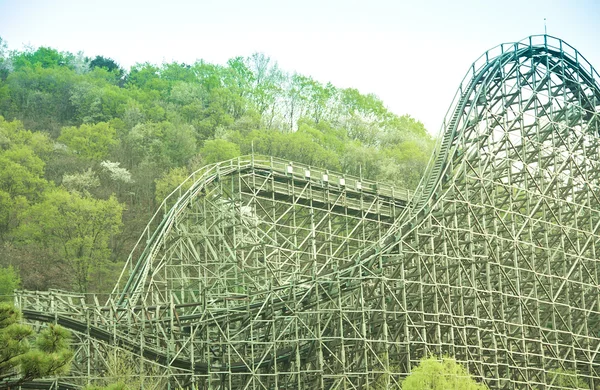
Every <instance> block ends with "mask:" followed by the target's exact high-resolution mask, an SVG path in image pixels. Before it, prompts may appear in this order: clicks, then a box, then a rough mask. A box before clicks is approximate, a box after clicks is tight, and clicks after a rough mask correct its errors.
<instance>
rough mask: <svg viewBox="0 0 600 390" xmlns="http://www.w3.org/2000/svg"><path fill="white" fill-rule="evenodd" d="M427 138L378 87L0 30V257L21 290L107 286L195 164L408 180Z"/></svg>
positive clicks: (247, 63)
mask: <svg viewBox="0 0 600 390" xmlns="http://www.w3.org/2000/svg"><path fill="white" fill-rule="evenodd" d="M432 145H433V140H432V139H431V137H430V136H429V134H428V133H427V131H425V129H424V127H423V125H422V124H421V123H420V122H419V121H417V120H415V119H414V118H412V117H410V116H409V115H396V114H394V113H392V112H391V111H389V110H388V109H387V107H386V106H385V104H384V103H383V102H382V101H381V100H380V99H379V98H378V97H377V96H375V95H373V94H364V93H361V92H360V91H358V90H357V89H354V88H338V87H336V86H334V85H332V84H331V83H323V82H321V81H319V80H315V79H313V78H312V77H310V76H307V75H301V74H297V73H287V72H285V71H284V70H283V69H281V68H280V67H279V66H278V64H277V63H276V62H275V61H274V60H273V59H271V58H269V57H268V56H266V55H264V54H261V53H255V54H252V55H250V56H248V57H234V58H232V59H230V60H228V61H227V62H226V63H225V64H211V63H208V62H206V61H203V60H198V61H196V62H194V63H189V64H185V63H178V62H171V63H162V64H151V63H147V62H140V63H138V64H135V65H134V66H132V67H131V68H130V69H128V70H125V69H123V68H121V67H120V66H119V64H118V63H117V62H116V61H115V60H113V59H111V58H109V57H107V56H105V55H97V56H95V57H94V58H89V57H86V56H85V55H84V54H83V53H81V52H80V53H76V54H73V53H69V52H61V51H58V50H56V49H53V48H51V47H40V48H31V47H27V48H25V49H23V50H20V51H19V50H12V51H11V50H8V49H7V47H6V44H5V42H4V41H3V40H2V39H1V38H0V267H8V266H13V269H14V270H15V271H17V272H18V273H19V276H20V279H21V283H22V286H23V288H27V289H46V288H64V289H75V290H78V291H82V292H84V291H95V292H105V291H106V290H107V289H109V288H110V286H108V285H103V284H102V283H100V280H101V279H102V278H100V277H98V276H99V275H104V276H105V277H104V279H105V280H111V279H114V278H112V277H110V275H112V273H114V272H117V270H119V269H120V268H121V265H122V261H123V260H124V259H126V258H127V254H128V253H129V251H130V250H131V248H132V246H133V245H134V243H135V242H136V241H137V239H138V237H139V234H140V233H141V231H142V230H143V228H144V226H145V224H146V223H147V221H148V220H149V218H150V216H151V215H152V214H153V213H154V210H155V208H156V207H157V206H158V204H159V203H160V202H161V201H162V199H163V197H164V196H165V195H166V194H168V193H169V192H170V190H172V189H173V188H175V187H176V186H177V185H178V183H177V181H178V180H181V179H182V178H185V177H187V176H188V175H189V174H190V173H191V172H192V171H193V170H195V169H198V168H200V167H201V166H203V165H205V164H211V163H215V162H219V161H223V160H226V159H230V158H234V157H237V156H240V155H243V154H250V153H252V152H254V153H257V154H263V155H272V156H275V157H280V158H284V159H287V160H290V161H297V162H300V163H305V164H309V165H311V166H316V167H321V168H327V169H332V170H342V171H344V172H345V173H347V174H352V175H361V176H363V177H364V178H366V179H373V180H381V181H386V182H390V183H392V184H395V185H397V186H399V187H407V188H414V187H415V186H416V185H417V183H418V181H419V180H420V177H421V175H422V174H423V172H424V170H425V165H426V163H427V159H428V157H429V154H430V151H431V149H432Z"/></svg>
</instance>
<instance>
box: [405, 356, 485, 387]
mask: <svg viewBox="0 0 600 390" xmlns="http://www.w3.org/2000/svg"><path fill="white" fill-rule="evenodd" d="M455 389H456V390H459V389H460V390H485V389H487V387H486V386H485V385H484V384H482V383H477V382H476V381H475V380H474V379H473V378H472V377H471V375H469V373H468V372H467V370H465V368H464V367H462V366H461V365H460V364H458V363H457V362H456V360H454V359H452V358H448V357H444V358H442V359H441V360H440V359H438V358H436V357H433V356H432V357H428V358H423V359H421V362H420V363H419V365H418V366H417V367H416V368H415V369H414V370H412V372H411V373H410V375H408V377H406V379H404V381H403V382H402V390H455Z"/></svg>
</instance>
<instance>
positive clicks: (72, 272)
mask: <svg viewBox="0 0 600 390" xmlns="http://www.w3.org/2000/svg"><path fill="white" fill-rule="evenodd" d="M122 212H123V205H121V204H120V203H119V202H118V201H117V200H116V199H115V198H114V197H110V198H109V199H107V200H100V199H94V198H90V197H86V196H82V195H80V194H78V193H69V192H67V191H64V190H61V189H55V190H52V191H49V192H47V193H46V194H45V197H44V200H43V201H42V202H40V203H38V204H36V205H33V206H31V207H30V208H29V209H28V210H27V211H26V213H25V215H24V216H23V219H24V221H25V223H24V224H23V225H22V226H20V228H19V230H18V231H17V232H16V235H17V236H18V238H19V239H20V241H21V243H22V244H29V245H32V244H34V243H36V244H38V245H42V247H43V248H44V249H45V250H46V251H47V253H48V254H49V255H50V256H51V258H53V259H55V261H57V262H62V263H63V265H64V266H65V268H66V270H67V273H68V274H69V276H70V277H71V279H72V280H73V282H74V284H75V287H76V288H77V290H78V291H80V292H87V291H88V287H89V283H90V280H91V276H92V275H93V274H94V272H96V271H98V270H99V269H101V268H102V267H103V266H105V265H106V263H107V262H109V260H110V249H109V247H108V244H109V240H110V237H111V236H112V235H114V234H116V233H118V232H119V229H120V227H121V214H122Z"/></svg>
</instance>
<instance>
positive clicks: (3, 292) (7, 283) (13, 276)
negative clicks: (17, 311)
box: [0, 265, 21, 302]
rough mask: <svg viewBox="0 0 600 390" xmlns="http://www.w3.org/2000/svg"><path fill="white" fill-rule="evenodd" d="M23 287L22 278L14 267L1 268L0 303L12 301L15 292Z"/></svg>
mask: <svg viewBox="0 0 600 390" xmlns="http://www.w3.org/2000/svg"><path fill="white" fill-rule="evenodd" d="M20 285H21V278H20V277H19V274H18V273H17V271H15V269H14V268H13V267H12V266H10V265H9V266H8V267H6V268H4V267H0V302H4V301H10V300H11V296H12V295H13V291H14V290H16V289H18V288H19V286H20Z"/></svg>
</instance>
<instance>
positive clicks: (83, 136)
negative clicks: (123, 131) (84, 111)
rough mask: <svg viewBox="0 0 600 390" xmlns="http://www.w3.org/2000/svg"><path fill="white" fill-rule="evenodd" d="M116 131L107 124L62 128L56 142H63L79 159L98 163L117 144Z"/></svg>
mask: <svg viewBox="0 0 600 390" xmlns="http://www.w3.org/2000/svg"><path fill="white" fill-rule="evenodd" d="M115 136H116V131H115V129H114V128H112V127H111V126H110V125H109V124H108V123H105V122H100V123H96V124H95V125H86V124H83V125H81V126H79V127H73V126H71V127H64V128H63V129H62V130H61V132H60V137H58V141H60V142H63V143H64V144H65V145H67V146H68V147H69V148H70V149H72V150H73V151H74V152H75V153H77V154H79V155H80V156H81V157H83V158H86V159H90V160H94V161H100V160H102V159H103V158H105V157H106V156H107V155H108V151H109V148H110V147H111V146H112V145H115V144H116V143H117V140H116V139H115Z"/></svg>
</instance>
